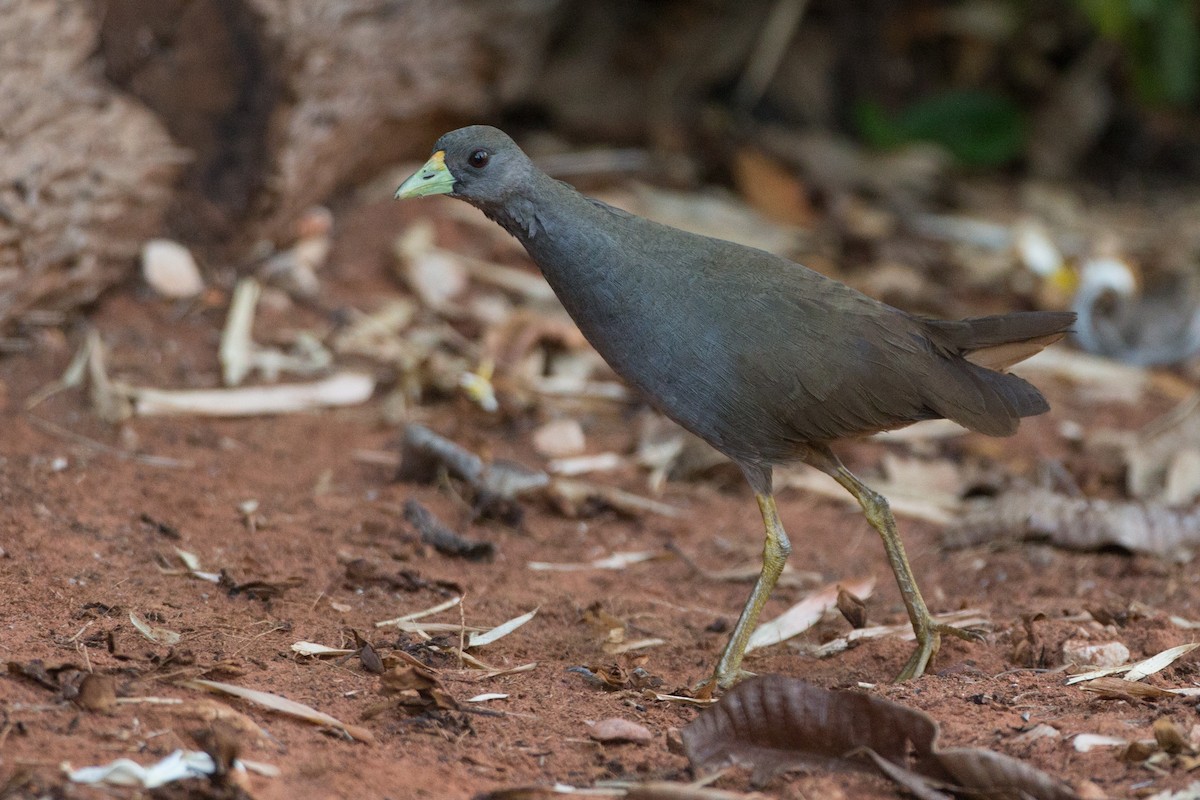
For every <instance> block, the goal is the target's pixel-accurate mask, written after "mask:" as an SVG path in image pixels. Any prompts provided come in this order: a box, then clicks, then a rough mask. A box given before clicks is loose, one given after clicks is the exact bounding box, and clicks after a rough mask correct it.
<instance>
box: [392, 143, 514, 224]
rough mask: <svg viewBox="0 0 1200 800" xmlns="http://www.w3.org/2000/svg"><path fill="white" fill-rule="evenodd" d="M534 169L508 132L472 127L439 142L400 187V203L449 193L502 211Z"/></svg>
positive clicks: (398, 194) (398, 197) (398, 192)
mask: <svg viewBox="0 0 1200 800" xmlns="http://www.w3.org/2000/svg"><path fill="white" fill-rule="evenodd" d="M532 168H533V165H532V164H531V162H530V161H529V158H528V157H527V156H526V155H525V154H524V153H523V152H521V148H519V147H517V144H516V142H514V141H513V140H512V139H510V138H509V137H508V134H506V133H504V131H501V130H498V129H496V128H492V127H489V126H487V125H472V126H470V127H468V128H459V129H458V130H455V131H450V133H447V134H446V135H444V136H442V138H440V139H438V140H437V143H436V144H434V146H433V155H432V156H430V158H429V160H428V161H426V162H425V165H424V166H423V167H421V168H420V169H419V170H417V171H416V172H415V173H413V175H412V177H410V178H409V179H408V180H406V181H405V182H404V183H402V184H400V188H399V189H397V190H396V199H397V200H404V199H406V198H409V197H424V196H426V195H431V194H448V195H450V196H451V197H459V198H462V199H463V200H467V201H468V202H470V203H472V204H474V205H478V206H482V207H485V208H486V207H489V206H500V205H503V203H504V202H505V200H506V199H507V198H508V196H509V195H510V194H511V193H512V192H513V190H514V188H515V187H517V186H519V185H521V183H522V181H523V180H524V179H525V177H526V175H527V174H528V173H529V171H530V170H531V169H532Z"/></svg>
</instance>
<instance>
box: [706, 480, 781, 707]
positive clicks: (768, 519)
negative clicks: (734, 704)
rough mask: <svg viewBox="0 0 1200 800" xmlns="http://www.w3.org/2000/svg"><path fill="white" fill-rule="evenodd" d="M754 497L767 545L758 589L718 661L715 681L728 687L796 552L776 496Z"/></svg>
mask: <svg viewBox="0 0 1200 800" xmlns="http://www.w3.org/2000/svg"><path fill="white" fill-rule="evenodd" d="M754 497H755V499H756V500H758V509H759V511H761V512H762V518H763V526H764V527H765V528H766V533H767V538H766V542H765V543H764V544H763V566H762V572H760V573H759V575H758V580H757V581H756V582H755V584H754V590H753V591H751V592H750V598H749V599H748V600H746V605H745V606H743V607H742V615H741V616H740V617H738V621H737V625H735V626H734V628H733V633H732V634H731V635H730V637H729V643H728V644H727V645H725V651H724V652H723V653H721V660H720V661H718V662H717V669H716V672H715V673H714V674H713V680H714V681H715V682H716V684H717V685H718V686H720V687H721V688H722V689H728V688H729V687H730V686H732V685H733V684H735V683H737V682H738V680H739V679H740V678H741V677H742V676H743V674H744V673H742V671H741V666H742V658H743V657H744V656H745V655H746V644H747V643H748V642H749V641H750V634H752V633H754V627H755V625H756V624H757V623H758V615H759V613H760V612H761V611H762V609H763V606H764V605H766V604H767V598H768V597H770V596H771V590H772V589H774V588H775V584H776V583H777V582H778V581H779V576H780V575H781V574H782V573H783V566H784V564H785V563H787V558H788V554H790V553H791V552H792V544H791V542H789V541H788V537H787V534H786V533H785V532H784V530H783V524H782V523H781V522H780V521H779V512H778V511H777V510H776V508H775V498H774V497H773V496H772V495H771V494H769V493H763V492H756V493H755V495H754Z"/></svg>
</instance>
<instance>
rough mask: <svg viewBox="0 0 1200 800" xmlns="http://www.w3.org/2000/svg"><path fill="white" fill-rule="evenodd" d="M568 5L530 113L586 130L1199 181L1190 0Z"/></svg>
mask: <svg viewBox="0 0 1200 800" xmlns="http://www.w3.org/2000/svg"><path fill="white" fill-rule="evenodd" d="M563 11H564V18H563V21H562V23H561V24H560V27H559V30H558V33H557V35H556V37H555V38H554V39H552V42H551V46H550V49H549V52H548V54H547V61H546V66H545V70H544V73H543V77H544V80H542V81H540V82H539V84H538V86H537V87H536V88H535V89H534V91H533V93H532V96H531V97H530V98H529V103H528V104H527V106H525V110H526V111H529V110H533V111H534V112H535V116H537V115H542V114H544V115H546V116H548V119H546V120H544V121H545V122H546V123H548V127H551V128H553V129H554V130H558V131H565V132H568V133H571V134H573V135H578V136H579V137H580V138H583V139H588V138H594V139H597V140H599V139H608V140H610V141H611V140H617V141H620V140H629V141H634V140H637V141H644V140H645V139H647V138H649V139H651V140H657V141H658V142H659V143H661V144H666V145H668V146H669V145H670V143H671V142H672V141H676V142H677V141H679V140H680V138H684V139H692V138H694V135H695V134H696V133H697V132H699V133H701V134H704V133H705V132H708V133H710V134H713V135H712V136H711V137H710V138H711V139H713V140H719V139H720V138H721V137H722V136H725V135H727V134H728V133H729V132H730V131H731V130H732V131H734V132H736V131H737V130H745V128H746V126H748V125H761V124H778V125H782V126H786V127H789V128H791V129H793V130H809V131H812V130H823V131H829V132H832V133H833V134H835V135H837V136H842V137H849V138H851V139H854V140H857V141H858V142H860V143H862V144H864V145H866V146H868V147H870V148H873V149H876V150H891V149H895V148H898V147H901V146H903V145H906V144H909V143H912V142H932V143H935V144H937V145H939V146H941V147H942V148H944V149H945V151H947V152H948V153H949V154H950V155H951V156H952V157H953V159H954V161H955V162H956V163H958V164H960V165H962V166H966V167H970V168H998V167H999V168H1012V169H1017V170H1027V171H1028V172H1029V173H1031V174H1033V175H1035V176H1038V177H1050V178H1066V177H1072V176H1076V175H1079V176H1081V177H1088V178H1099V179H1103V180H1107V181H1115V182H1118V183H1119V182H1121V181H1124V180H1125V179H1127V178H1128V177H1129V176H1130V175H1138V176H1141V177H1146V176H1149V177H1150V179H1152V180H1179V179H1181V178H1182V179H1187V180H1191V179H1194V178H1197V177H1200V135H1198V134H1197V131H1200V125H1198V124H1197V122H1200V120H1198V119H1197V114H1198V112H1200V103H1198V101H1200V4H1198V3H1196V2H1195V1H1194V0H1046V1H1044V2H1031V1H1030V0H940V1H939V0H921V1H919V2H899V0H860V1H859V2H854V3H845V2H839V1H838V0H807V1H806V0H774V2H770V1H769V0H759V1H757V2H755V1H754V0H750V1H748V2H743V3H725V2H717V1H716V0H710V1H709V2H697V3H680V2H671V1H670V0H656V1H655V2H649V1H644V2H636V1H635V0H626V2H609V3H589V2H580V3H568V4H566V6H565V7H564V9H563ZM764 76H765V77H764ZM581 86H586V87H587V91H586V92H583V91H581V90H580V87H581ZM714 125H715V126H716V129H714ZM751 138H753V137H751Z"/></svg>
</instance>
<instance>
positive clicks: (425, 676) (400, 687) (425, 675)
mask: <svg viewBox="0 0 1200 800" xmlns="http://www.w3.org/2000/svg"><path fill="white" fill-rule="evenodd" d="M440 685H441V683H440V681H438V679H437V675H435V674H434V673H433V670H431V669H429V668H428V667H426V666H424V665H420V664H413V663H409V664H403V665H401V666H398V667H393V668H392V669H390V670H388V671H387V672H385V673H383V674H382V675H380V676H379V690H380V691H381V692H382V693H383V694H399V693H400V692H406V691H410V690H415V691H418V692H421V691H428V690H430V689H434V688H437V687H439V686H440Z"/></svg>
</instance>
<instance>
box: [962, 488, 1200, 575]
mask: <svg viewBox="0 0 1200 800" xmlns="http://www.w3.org/2000/svg"><path fill="white" fill-rule="evenodd" d="M1005 540H1009V541H1023V540H1039V541H1048V542H1050V544H1053V545H1056V546H1058V547H1066V548H1070V549H1072V550H1099V549H1102V548H1105V547H1119V548H1121V549H1123V550H1128V551H1130V552H1133V553H1148V554H1150V555H1154V556H1160V557H1166V558H1173V559H1181V560H1187V559H1189V558H1190V557H1191V550H1192V549H1193V548H1195V547H1196V546H1197V545H1198V544H1200V510H1196V509H1192V508H1189V509H1176V508H1168V507H1166V506H1163V505H1156V504H1153V503H1125V502H1116V501H1111V500H1102V499H1093V498H1083V497H1071V496H1068V495H1063V494H1057V493H1055V492H1051V491H1048V490H1045V489H1019V490H1014V491H1011V492H1006V493H1004V494H1002V495H1000V496H998V497H994V498H988V499H981V500H974V501H971V502H970V503H968V504H967V506H966V510H965V511H964V513H963V518H962V522H961V524H960V525H959V527H958V528H957V529H956V531H955V533H954V534H953V537H950V536H948V537H947V538H946V543H947V544H948V545H949V546H951V547H966V546H970V545H974V544H982V543H985V542H987V543H993V542H995V541H1005Z"/></svg>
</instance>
